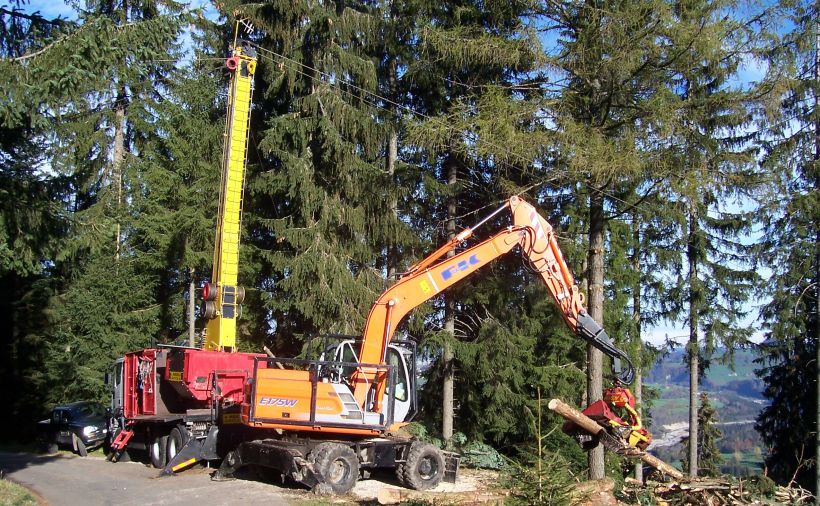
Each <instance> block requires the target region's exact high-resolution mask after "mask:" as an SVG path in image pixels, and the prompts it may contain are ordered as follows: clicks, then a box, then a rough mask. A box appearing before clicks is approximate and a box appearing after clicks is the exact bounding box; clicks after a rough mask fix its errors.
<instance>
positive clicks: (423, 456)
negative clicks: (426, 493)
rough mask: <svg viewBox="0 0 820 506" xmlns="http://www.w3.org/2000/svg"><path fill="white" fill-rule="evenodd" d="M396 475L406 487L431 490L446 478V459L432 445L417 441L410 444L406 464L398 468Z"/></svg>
mask: <svg viewBox="0 0 820 506" xmlns="http://www.w3.org/2000/svg"><path fill="white" fill-rule="evenodd" d="M396 475H397V476H398V478H399V481H400V482H401V483H402V485H404V486H405V487H408V488H412V489H413V490H429V489H431V488H434V487H435V486H436V485H438V484H439V483H441V479H442V478H444V457H442V455H441V452H440V451H439V449H438V448H436V447H435V446H433V445H431V444H430V443H422V442H421V441H415V442H413V443H411V444H410V448H409V449H408V451H407V457H406V458H405V462H404V463H402V464H399V465H398V466H397V467H396Z"/></svg>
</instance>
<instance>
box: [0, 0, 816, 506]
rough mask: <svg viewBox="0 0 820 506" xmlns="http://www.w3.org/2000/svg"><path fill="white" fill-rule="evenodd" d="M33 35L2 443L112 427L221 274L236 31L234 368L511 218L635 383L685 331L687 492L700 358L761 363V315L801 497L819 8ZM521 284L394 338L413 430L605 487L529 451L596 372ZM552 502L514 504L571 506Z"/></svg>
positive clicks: (276, 4) (577, 461)
mask: <svg viewBox="0 0 820 506" xmlns="http://www.w3.org/2000/svg"><path fill="white" fill-rule="evenodd" d="M775 4H777V3H776V2H775ZM27 6H28V3H27V2H25V1H23V0H15V1H14V2H13V3H12V4H11V5H10V6H5V5H4V6H2V7H0V319H2V321H3V322H4V323H7V329H8V330H7V332H4V333H3V334H2V336H0V346H2V349H0V352H2V353H0V374H2V379H3V380H4V381H5V385H7V387H8V388H4V390H3V394H2V395H3V396H4V397H3V398H2V399H0V403H2V404H3V405H4V406H9V409H10V410H11V412H12V415H13V416H12V419H13V420H33V419H35V418H37V416H38V415H39V414H40V412H41V411H42V410H43V408H45V407H46V405H47V404H49V403H53V402H62V401H71V400H78V399H81V398H97V399H104V398H105V397H106V389H105V387H104V385H103V383H102V378H103V372H104V371H105V370H106V368H108V367H109V366H110V364H111V363H112V362H113V360H114V358H115V357H118V356H120V355H121V354H122V353H123V352H125V351H128V350H132V349H135V348H140V347H143V346H147V345H150V344H151V343H152V342H166V343H167V342H173V341H175V340H177V339H179V338H180V337H181V336H183V337H184V338H185V339H187V338H188V333H187V330H188V328H187V327H188V319H187V317H190V316H192V315H190V313H189V312H188V311H189V310H188V309H187V304H186V301H185V298H186V297H187V298H189V299H190V298H196V296H197V294H196V293H195V292H196V289H195V288H192V286H193V285H192V283H193V282H194V281H196V282H197V283H199V282H202V281H204V280H206V279H207V274H208V273H209V272H210V269H211V265H210V263H211V261H212V258H211V252H212V249H213V231H214V228H215V222H216V212H217V198H218V187H219V176H220V174H219V172H220V171H219V165H220V160H221V150H222V144H223V143H222V135H223V127H224V114H225V112H224V111H225V102H226V100H225V96H224V92H223V90H224V89H225V84H226V81H227V74H226V71H225V70H224V69H223V67H222V65H223V63H224V55H225V53H226V50H227V49H228V46H229V44H231V43H233V26H234V24H235V22H236V21H237V20H241V21H242V24H241V26H242V32H243V33H242V34H241V35H240V36H241V37H243V38H245V39H247V41H248V42H249V43H250V44H251V45H252V46H253V47H254V48H255V49H256V50H257V53H258V58H259V64H258V70H257V72H256V78H255V87H256V91H255V94H254V103H253V108H252V111H251V123H250V142H249V149H248V154H249V160H248V162H249V163H248V174H247V178H246V181H247V188H246V191H245V193H244V198H245V202H244V203H243V204H244V215H243V227H242V233H243V236H242V245H243V246H242V250H241V262H240V264H241V272H240V283H241V284H242V285H244V286H246V287H247V288H248V299H247V301H246V303H245V308H246V311H245V314H244V315H243V316H242V318H241V319H240V327H239V332H240V339H239V342H240V347H241V348H242V349H243V350H249V351H259V349H260V348H261V345H262V344H263V343H264V344H267V345H268V346H269V347H270V348H271V349H273V350H274V352H275V353H276V354H277V355H294V354H297V353H299V352H300V351H301V347H302V345H303V336H304V335H305V334H310V333H316V332H342V333H348V334H354V335H355V334H358V333H360V332H361V331H362V328H363V326H364V322H365V319H366V317H367V314H368V310H369V308H370V305H371V304H372V302H373V301H374V300H375V299H376V297H377V296H378V294H379V293H380V292H381V291H382V290H383V289H384V288H385V287H387V286H389V284H391V283H393V282H394V280H395V279H396V276H398V275H400V273H401V272H402V270H403V269H404V268H406V267H407V266H409V265H411V264H412V263H414V262H415V261H417V260H418V259H419V258H420V257H421V256H422V255H423V254H424V253H425V252H429V251H431V250H433V249H434V248H435V247H436V246H438V245H439V244H441V243H442V242H444V241H446V240H447V239H448V238H449V237H451V236H452V235H453V234H455V232H456V231H458V230H461V229H463V228H465V227H468V226H471V225H472V224H474V223H475V221H476V219H477V218H478V217H481V216H485V215H486V214H488V213H489V212H490V211H492V210H493V209H496V208H497V207H498V206H499V205H500V203H501V202H503V201H504V200H505V199H507V198H509V197H510V195H521V196H522V197H523V198H525V199H527V200H529V201H530V202H532V203H534V204H535V205H536V206H537V207H538V208H539V210H540V211H541V212H542V213H543V214H544V215H545V216H549V217H550V221H551V222H552V223H553V225H554V228H555V230H556V232H557V235H558V242H559V244H560V245H561V247H562V249H563V251H564V253H565V257H566V260H567V262H568V264H569V266H570V268H571V270H572V271H573V272H575V273H576V275H577V276H578V278H579V280H578V281H579V284H580V285H581V286H582V287H583V291H585V292H587V295H588V309H589V311H590V313H591V315H592V316H593V317H594V318H596V319H597V320H602V323H603V324H604V327H605V328H606V329H607V330H608V333H609V335H610V336H611V337H613V338H614V339H615V340H616V341H617V343H618V344H619V345H620V346H621V347H623V348H626V349H628V350H629V351H630V353H631V354H632V356H633V362H635V363H636V364H640V365H641V366H642V367H641V368H639V370H641V369H642V370H644V371H645V370H646V368H647V367H649V366H650V365H651V362H652V356H651V355H652V354H651V353H650V352H647V351H646V348H645V347H644V343H642V342H641V336H642V333H643V332H644V330H645V328H646V326H647V324H654V323H658V322H661V321H664V320H666V321H669V322H673V323H679V324H682V325H684V326H686V327H688V328H689V330H690V331H691V334H690V345H689V352H690V353H689V357H690V359H691V365H692V368H691V369H692V370H691V373H692V376H691V377H692V396H693V398H692V400H691V405H692V410H693V420H692V424H691V426H692V428H693V432H692V439H693V441H696V442H697V444H693V445H692V448H693V452H692V453H691V454H690V455H689V456H688V457H687V458H688V461H690V462H691V463H692V465H691V467H692V469H693V470H698V469H699V470H700V471H701V472H704V473H709V474H711V473H714V472H715V471H716V468H717V465H718V455H717V451H716V449H715V445H714V441H715V440H716V439H717V438H718V437H719V432H716V429H715V428H714V425H713V424H712V423H710V420H714V419H715V418H716V417H717V413H716V410H715V409H713V408H712V407H711V405H710V403H709V399H708V398H706V397H705V396H703V397H701V400H700V408H699V410H698V414H699V416H697V417H695V416H694V415H695V409H696V406H697V403H698V398H697V396H696V393H697V391H698V389H697V384H698V381H699V374H701V373H702V372H703V371H704V370H705V369H706V368H707V367H708V365H709V360H710V359H711V358H712V352H713V351H714V349H715V348H717V347H719V346H725V347H728V348H729V349H731V348H732V347H734V346H737V345H741V344H747V338H748V337H749V336H750V334H751V332H750V329H749V328H747V327H748V326H745V325H744V323H743V321H744V317H745V314H746V313H747V312H748V310H749V309H750V306H749V300H750V299H749V298H750V295H751V294H752V289H753V288H755V287H757V288H758V290H757V293H756V295H757V297H759V298H760V300H761V301H762V303H763V304H764V308H763V311H762V314H761V316H762V320H763V321H764V325H765V328H764V330H765V332H766V338H767V340H766V342H765V343H764V346H762V348H761V350H762V354H761V359H760V371H759V373H760V375H761V377H762V378H763V379H764V381H765V383H766V386H767V390H766V392H765V395H766V396H767V398H769V399H770V400H771V405H770V406H768V407H767V408H766V409H764V410H763V411H762V412H761V415H760V417H759V418H758V428H759V429H760V431H761V432H762V434H763V436H764V440H765V441H766V442H767V444H769V445H770V446H771V452H770V455H769V456H768V458H767V464H768V466H769V470H770V473H771V475H772V476H773V477H775V478H776V479H778V480H780V481H782V482H788V481H790V480H792V479H794V480H795V481H797V482H799V483H800V484H802V485H805V486H811V485H812V479H813V477H814V476H813V475H812V473H813V472H814V471H815V470H816V469H817V466H815V467H814V468H812V467H811V466H812V464H811V463H813V462H815V460H814V459H815V458H816V456H815V454H814V452H815V447H816V445H815V443H816V440H815V439H813V438H814V437H815V436H814V434H816V432H817V431H816V422H815V421H814V420H815V418H817V414H818V413H817V409H818V407H817V405H816V401H817V398H816V396H809V395H806V392H809V391H814V389H815V388H816V385H817V379H816V374H817V353H818V341H819V340H820V338H819V337H818V329H819V328H820V326H819V325H818V307H820V305H819V304H818V298H819V297H818V293H820V288H818V287H820V274H818V272H820V270H818V269H820V267H819V266H820V246H819V245H820V231H818V223H820V215H818V212H820V211H818V210H820V202H818V184H820V176H819V175H818V174H820V171H819V170H818V158H820V155H818V153H820V148H818V146H820V141H818V139H820V137H819V136H818V131H820V129H819V128H818V124H820V122H818V119H817V118H818V113H817V100H818V91H817V89H818V88H817V82H818V81H820V75H818V73H817V72H818V70H817V68H818V67H817V48H816V47H815V44H816V43H817V42H816V38H815V35H816V29H817V27H816V19H817V12H816V5H815V4H813V3H809V2H785V1H784V2H782V5H779V4H777V5H773V6H771V8H770V9H767V10H766V12H764V13H762V14H759V15H758V13H755V12H753V11H752V7H749V8H739V6H738V5H737V4H736V3H735V2H730V1H725V2H723V1H720V2H707V1H700V0H691V1H686V2H669V1H666V0H652V1H650V2H632V3H630V2H611V1H602V2H571V1H562V0H558V1H550V2H540V1H537V0H532V1H530V0H522V1H513V2H507V1H501V2H498V1H496V2H489V1H474V0H458V1H453V2H436V1H430V0H409V1H407V2H397V1H386V0H385V1H370V2H363V1H349V2H342V1H314V0H296V1H285V0H271V1H264V2H245V1H241V0H226V1H224V2H219V3H218V4H217V8H218V9H219V12H218V13H217V14H216V15H210V14H209V15H205V14H204V13H203V12H202V11H197V10H194V9H191V8H190V7H188V6H186V5H184V4H182V3H178V2H175V1H172V0H106V1H102V0H100V1H89V2H84V3H83V4H82V7H79V4H78V3H76V2H74V3H72V4H71V6H72V8H73V13H72V15H71V16H69V18H66V19H63V18H60V19H46V18H44V17H43V16H41V15H40V14H38V13H36V12H33V11H32V10H31V9H27ZM776 15H780V16H781V17H782V19H786V20H787V22H786V23H784V24H783V25H781V26H779V27H777V25H776V23H775V22H774V21H773V20H775V19H776V18H775V17H774V16H776ZM768 23H771V24H768ZM770 27H771V29H770ZM751 56H754V57H755V58H758V59H759V60H755V61H762V60H763V59H764V58H765V59H766V62H765V65H763V67H765V72H766V76H765V78H763V79H761V82H759V83H747V82H743V81H744V79H748V78H747V77H745V74H744V66H743V64H744V63H745V62H748V61H749V59H750V58H751ZM751 90H753V91H754V93H749V92H750V91H751ZM750 195H753V196H754V197H756V198H757V199H758V201H757V202H756V204H757V205H758V206H759V207H758V208H756V209H754V208H753V203H752V202H751V201H750V200H749V196H750ZM755 210H756V211H757V212H753V211H755ZM506 219H507V218H506V216H502V215H499V216H496V217H494V218H493V219H491V220H489V221H488V222H487V223H486V224H485V225H484V226H483V227H482V228H480V229H478V230H476V231H475V237H474V238H471V239H470V242H468V243H466V244H458V245H457V246H456V250H462V249H463V248H465V247H468V246H469V245H472V244H474V242H473V241H479V240H481V239H484V238H486V237H488V236H489V235H490V234H492V233H494V232H496V231H497V230H498V229H499V228H500V227H504V226H506V225H507V224H508V222H507V221H506ZM755 227H757V228H755ZM750 231H752V232H751V233H750ZM754 231H761V234H760V237H758V236H757V235H756V234H755V233H754ZM752 242H754V243H755V244H754V247H753V248H751V247H750V246H749V243H752ZM753 255H754V258H755V259H756V260H757V262H758V266H761V267H762V268H760V269H758V271H759V272H758V273H754V272H753V270H752V268H751V266H750V265H748V262H747V261H748V259H750V258H752V256H753ZM527 267H528V266H527V265H524V264H522V263H521V261H520V259H519V258H517V257H516V254H512V255H509V256H507V257H505V258H501V259H498V260H497V261H495V262H493V263H492V264H490V265H487V266H486V267H484V268H483V269H481V270H480V271H479V272H477V273H476V274H475V275H474V276H472V277H471V278H469V280H466V281H465V282H463V283H462V284H460V285H459V286H457V287H454V288H453V289H452V290H451V291H449V292H448V293H447V294H445V295H443V296H440V297H437V298H435V299H433V300H431V301H429V302H428V303H427V304H426V305H425V306H423V307H422V308H419V310H417V311H415V312H414V314H413V315H412V316H411V317H410V318H409V319H408V321H407V322H406V323H404V324H403V325H402V326H401V327H400V329H399V332H400V333H404V334H406V335H412V338H414V339H417V340H418V342H419V345H420V348H419V349H420V350H421V351H422V355H423V360H422V361H421V362H422V364H420V365H422V367H421V368H420V369H421V371H422V375H423V378H422V385H423V388H422V398H421V413H420V417H421V421H422V422H423V423H425V424H427V425H428V427H436V428H438V427H441V428H442V433H443V435H444V436H445V437H447V436H448V435H449V433H450V432H451V431H452V430H453V429H455V430H457V431H460V432H463V433H465V434H467V436H469V438H470V439H471V440H478V441H483V442H487V443H491V444H494V445H497V446H499V447H502V448H503V449H504V452H505V453H509V454H512V455H515V454H518V455H519V456H520V457H521V458H522V462H524V463H525V467H529V466H530V464H532V465H541V464H546V467H542V468H539V471H538V472H537V473H535V474H527V473H523V475H522V476H524V477H525V478H526V479H529V478H532V479H533V480H536V479H537V480H542V479H543V478H545V473H546V472H549V473H552V472H555V473H557V474H558V473H561V468H563V467H568V468H570V469H571V471H572V472H574V473H578V472H582V471H583V470H584V469H587V468H588V467H589V468H591V469H592V473H591V474H592V475H593V476H600V473H601V472H602V470H603V465H602V464H603V461H602V460H600V459H593V461H591V462H590V464H591V465H589V466H588V465H587V464H586V463H585V462H584V460H585V455H584V454H583V453H582V452H581V450H580V449H578V447H577V446H576V445H574V443H573V442H572V441H570V440H569V439H568V438H565V437H564V436H562V435H560V434H559V433H558V431H550V430H549V429H545V428H544V427H542V426H541V424H540V422H541V420H542V417H543V420H545V423H544V425H552V422H557V420H554V419H553V418H551V416H552V415H544V414H542V413H541V412H540V408H541V405H540V402H539V401H538V392H539V391H540V392H543V393H546V392H549V395H550V396H556V397H563V398H565V399H566V400H568V401H570V402H573V403H574V404H577V405H580V404H582V403H583V402H585V401H588V400H592V399H593V398H594V397H596V396H597V395H598V394H599V393H600V391H599V390H600V389H599V387H601V386H602V378H601V376H602V374H601V371H599V370H598V369H599V365H600V364H599V363H598V359H597V355H596V354H594V353H592V354H589V356H587V353H586V350H585V346H584V344H583V340H581V339H579V338H578V336H575V335H572V333H571V332H570V331H569V330H568V329H567V328H566V326H565V325H564V322H563V321H562V319H561V317H560V315H558V314H557V312H556V310H555V308H554V304H553V302H552V300H551V297H550V295H549V294H548V293H547V290H546V288H545V287H544V286H543V284H542V283H541V282H540V281H539V280H538V278H537V277H536V276H531V275H530V273H529V272H528V268H527ZM769 273H771V277H770V278H769V280H768V282H767V283H764V284H761V283H759V281H760V280H759V277H758V274H760V275H763V276H768V274H769ZM195 323H196V325H198V326H199V327H201V325H202V322H201V321H198V322H195ZM604 370H606V368H604ZM585 373H589V374H588V377H589V382H588V383H586V385H585V382H584V375H585ZM9 393H11V395H12V397H11V398H6V397H7V396H8V395H9ZM533 420H537V421H538V422H539V423H538V424H534V423H533ZM3 422H5V419H3ZM699 426H700V430H698V427H699ZM551 428H552V427H550V429H551ZM650 429H651V427H650ZM431 432H435V430H433V431H431ZM437 435H438V434H437ZM531 441H537V444H536V445H535V446H534V448H535V453H536V454H537V458H534V457H533V454H532V452H531V451H530V449H531V448H533V446H528V445H527V442H531ZM696 449H700V451H699V454H698V452H695V451H694V450H696ZM550 466H551V467H550ZM565 478H567V475H563V474H562V475H560V476H555V480H554V485H555V487H553V488H552V491H551V492H550V491H549V490H547V494H546V495H544V493H543V492H544V491H545V490H546V489H544V488H543V487H541V488H538V489H537V490H535V491H534V492H535V494H536V495H535V496H528V495H526V494H525V496H524V497H523V498H522V500H523V501H528V500H532V498H533V497H537V498H538V500H541V501H542V502H550V501H558V500H562V499H563V498H565V497H564V496H565V492H566V489H567V488H568V485H567V484H568V481H567V480H565ZM539 483H543V482H541V481H539ZM519 485H521V489H522V490H524V487H523V484H519ZM549 488H550V487H547V489H549ZM525 492H526V490H525ZM553 492H554V495H550V494H552V493H553ZM527 493H528V492H527ZM545 498H546V499H545Z"/></svg>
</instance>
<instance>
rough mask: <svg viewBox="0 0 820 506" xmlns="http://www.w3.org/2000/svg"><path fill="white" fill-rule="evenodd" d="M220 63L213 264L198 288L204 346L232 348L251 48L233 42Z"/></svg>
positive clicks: (239, 297) (240, 291)
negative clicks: (221, 141)
mask: <svg viewBox="0 0 820 506" xmlns="http://www.w3.org/2000/svg"><path fill="white" fill-rule="evenodd" d="M225 65H226V66H227V67H228V69H229V70H230V71H231V82H230V86H229V88H228V119H227V123H226V127H225V151H224V154H223V158H222V185H221V187H220V190H219V216H218V219H217V225H216V240H215V241H214V268H213V274H212V276H211V282H210V283H205V286H204V287H203V289H202V298H203V299H204V301H205V304H204V306H203V316H204V317H205V318H207V319H208V325H207V327H206V333H205V349H206V350H219V351H235V350H236V319H237V318H238V317H239V313H240V309H241V307H240V304H242V301H243V299H244V298H245V289H244V288H243V287H241V286H239V285H237V281H238V280H237V275H238V273H239V236H240V233H241V228H242V197H243V190H244V181H245V166H246V165H247V150H248V122H249V120H250V109H251V94H252V92H253V75H254V72H255V71H256V51H255V50H254V49H253V48H252V47H250V46H248V45H245V46H242V47H240V46H239V45H238V44H236V42H234V47H233V50H232V54H231V56H230V57H229V58H228V59H227V61H226V62H225Z"/></svg>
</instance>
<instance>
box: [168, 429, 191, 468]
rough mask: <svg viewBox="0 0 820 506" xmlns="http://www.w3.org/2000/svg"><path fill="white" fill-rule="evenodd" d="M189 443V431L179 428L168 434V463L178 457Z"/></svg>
mask: <svg viewBox="0 0 820 506" xmlns="http://www.w3.org/2000/svg"><path fill="white" fill-rule="evenodd" d="M187 442H188V431H187V430H180V428H179V427H174V428H173V429H171V433H170V434H168V442H167V444H166V455H167V460H166V461H165V462H166V463H168V462H171V460H172V459H173V458H174V457H176V456H177V453H179V451H180V450H181V449H182V447H183V446H185V443H187Z"/></svg>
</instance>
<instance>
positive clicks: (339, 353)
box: [319, 335, 418, 423]
mask: <svg viewBox="0 0 820 506" xmlns="http://www.w3.org/2000/svg"><path fill="white" fill-rule="evenodd" d="M321 337H322V338H324V339H325V340H326V342H327V341H328V340H330V341H335V342H330V343H329V344H326V345H325V346H323V349H324V351H323V352H322V354H321V356H320V358H319V360H320V361H321V362H331V363H334V364H338V365H333V366H329V367H324V368H323V369H322V370H320V372H319V376H320V378H326V379H327V381H329V382H332V383H348V382H349V380H350V378H352V377H353V376H354V374H355V372H356V369H357V366H356V365H355V364H359V363H361V362H360V360H359V356H358V353H357V350H359V349H360V348H361V339H360V338H357V337H354V336H345V335H325V336H321ZM384 363H385V364H387V365H388V366H392V367H393V370H394V371H395V378H394V381H391V382H389V385H392V388H391V386H388V387H387V388H385V389H384V393H383V394H382V397H383V398H382V403H381V405H383V406H386V405H387V403H388V401H389V400H390V399H389V396H391V395H392V396H393V399H392V402H393V406H394V407H393V419H394V421H395V422H396V423H402V422H410V421H411V420H412V419H413V417H414V416H415V415H416V412H417V411H418V399H417V382H416V343H415V342H414V341H410V340H394V341H391V342H390V344H389V345H388V347H387V353H386V357H385V360H384ZM349 386H352V385H349ZM377 390H378V389H376V388H375V387H374V388H373V389H372V391H371V396H372V395H375V394H376V392H377ZM369 404H372V399H371V400H370V402H369Z"/></svg>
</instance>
